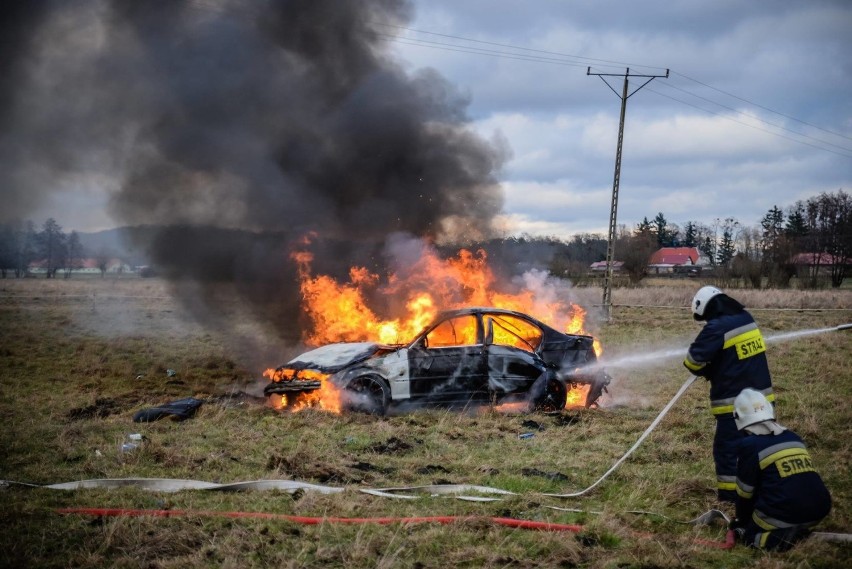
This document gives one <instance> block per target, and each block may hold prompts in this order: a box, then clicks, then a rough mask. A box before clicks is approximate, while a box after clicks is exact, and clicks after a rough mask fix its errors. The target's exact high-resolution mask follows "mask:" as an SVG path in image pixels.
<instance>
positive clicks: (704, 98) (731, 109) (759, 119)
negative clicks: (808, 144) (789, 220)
mask: <svg viewBox="0 0 852 569" xmlns="http://www.w3.org/2000/svg"><path fill="white" fill-rule="evenodd" d="M669 87H671V88H672V89H675V90H676V91H680V92H681V93H686V94H687V95H691V96H693V97H695V98H696V99H701V100H702V101H706V102H708V103H710V104H713V105H717V106H719V107H722V108H723V109H727V110H729V111H731V112H734V113H737V114H738V115H743V116H747V117H749V118H753V119H755V120H757V121H760V122H762V123H764V124H768V125H769V126H772V127H775V128H779V129H781V130H785V131H787V132H790V133H792V134H795V135H797V136H802V137H804V138H810V139H811V140H816V141H817V142H821V143H822V144H827V145H829V146H833V147H835V148H838V149H840V150H844V151H846V152H850V153H852V148H846V147H845V146H840V145H838V144H833V143H831V142H828V141H827V140H822V139H821V138H817V137H815V136H810V135H809V134H804V133H802V132H798V131H795V130H792V129H789V128H786V127H784V126H781V125H778V124H775V123H771V122H769V121H766V120H763V119H762V118H760V117H756V116H754V115H749V114H747V113H744V112H742V111H739V110H737V109H735V108H733V107H728V106H726V105H723V104H721V103H717V102H716V101H712V100H710V99H708V98H706V97H702V96H701V95H696V94H695V93H691V92H689V91H687V90H686V89H681V88H679V87H675V86H674V85H669ZM657 94H658V95H659V94H660V93H657ZM670 98H671V99H672V100H673V101H678V102H682V101H680V100H679V99H675V98H673V97H670ZM805 124H807V123H805ZM817 128H818V127H817ZM767 132H769V131H767ZM772 134H775V133H772ZM779 136H780V135H779ZM850 140H852V139H850Z"/></svg>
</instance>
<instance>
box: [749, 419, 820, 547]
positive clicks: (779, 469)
mask: <svg viewBox="0 0 852 569" xmlns="http://www.w3.org/2000/svg"><path fill="white" fill-rule="evenodd" d="M737 496H738V498H737V519H739V520H743V521H747V520H749V519H750V520H752V521H754V523H756V524H757V525H758V526H759V527H761V528H763V529H764V530H765V531H772V530H775V529H781V528H789V527H792V526H795V525H805V526H811V525H814V524H816V523H817V522H819V521H820V520H822V519H823V518H824V517H825V516H827V515H828V512H829V511H830V510H831V496H830V495H829V493H828V490H827V489H826V487H825V485H824V484H823V482H822V478H820V476H819V474H817V472H816V471H815V470H814V466H813V463H812V462H811V457H810V455H809V454H808V451H807V448H806V447H805V443H803V442H802V439H800V438H799V436H798V435H796V433H794V432H792V431H784V432H783V433H781V434H780V435H749V436H747V437H745V438H744V439H742V440H741V441H740V446H739V457H738V459H737Z"/></svg>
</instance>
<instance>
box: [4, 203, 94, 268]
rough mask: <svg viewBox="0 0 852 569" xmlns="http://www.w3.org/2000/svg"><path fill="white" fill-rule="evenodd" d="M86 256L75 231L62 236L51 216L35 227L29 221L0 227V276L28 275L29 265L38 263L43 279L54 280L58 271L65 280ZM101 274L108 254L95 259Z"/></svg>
mask: <svg viewBox="0 0 852 569" xmlns="http://www.w3.org/2000/svg"><path fill="white" fill-rule="evenodd" d="M86 256H87V253H86V251H85V249H84V247H83V245H82V243H81V241H80V235H79V234H78V233H77V232H76V231H71V232H70V233H65V232H64V231H63V230H62V227H61V226H60V225H59V224H58V223H57V222H56V220H55V219H53V218H52V217H51V218H49V219H48V220H47V221H45V222H44V224H43V225H42V226H41V227H40V228H39V227H37V226H36V225H35V223H33V222H32V221H31V220H27V221H12V222H8V223H4V224H0V277H2V278H7V277H9V276H15V277H18V278H21V277H24V276H26V275H27V274H28V272H29V270H30V267H31V265H32V264H33V263H39V264H41V266H42V268H43V269H44V274H45V277H46V278H49V279H51V278H56V275H57V273H59V272H60V271H61V272H62V274H63V275H64V276H65V278H68V277H70V276H71V273H72V271H73V270H74V269H79V268H82V266H83V259H85V258H86ZM95 259H96V262H97V265H98V269H99V270H100V271H101V275H103V274H104V273H106V270H107V265H108V263H109V259H110V257H109V255H107V254H106V253H103V252H102V253H99V254H98V255H97V256H96V257H95Z"/></svg>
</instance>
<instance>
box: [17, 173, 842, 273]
mask: <svg viewBox="0 0 852 569" xmlns="http://www.w3.org/2000/svg"><path fill="white" fill-rule="evenodd" d="M472 246H474V247H476V248H481V249H483V250H484V251H485V252H486V253H487V255H488V259H489V264H493V265H496V266H498V267H500V268H502V269H503V270H504V271H505V272H506V273H507V274H510V275H514V274H520V273H522V272H524V271H526V270H528V269H530V268H547V269H548V270H549V271H550V273H551V274H553V275H554V276H558V277H563V278H572V279H574V280H579V279H582V278H585V277H586V276H587V275H588V273H589V266H590V265H591V264H592V263H594V262H597V261H604V260H605V259H606V251H607V241H606V238H605V236H603V235H600V234H596V233H578V234H575V235H573V236H572V237H571V238H570V239H568V240H563V239H560V238H558V237H555V236H549V237H533V236H530V235H521V236H517V237H511V238H503V239H492V240H489V241H485V242H481V243H477V244H472ZM661 247H695V248H697V249H698V250H699V251H700V252H701V253H702V255H704V257H706V259H707V260H708V261H709V264H710V267H709V268H710V269H711V271H712V274H713V275H714V278H717V279H718V280H720V281H725V280H733V279H738V280H739V281H742V282H744V283H746V284H749V285H751V286H753V287H755V288H757V287H761V286H768V287H774V288H784V287H788V286H790V281H791V279H792V278H793V277H799V280H800V286H802V285H803V286H810V287H816V286H818V285H819V284H820V283H821V278H822V277H821V275H823V274H827V275H828V280H829V281H830V283H831V286H833V287H839V286H840V285H841V284H842V283H843V280H844V279H845V278H846V276H847V274H848V272H849V270H850V268H852V199H850V196H849V194H847V193H845V192H844V191H843V190H838V191H837V192H835V193H825V192H824V193H822V194H819V195H817V196H813V197H811V198H809V199H807V200H804V201H801V200H800V201H798V202H796V203H794V204H793V205H791V206H789V207H787V208H784V209H782V208H779V207H778V206H773V207H772V208H770V209H769V210H768V211H767V212H766V214H765V215H764V216H763V217H762V218H761V219H760V221H759V223H758V225H756V226H753V227H749V226H746V225H744V224H742V223H741V222H740V221H739V220H737V219H736V218H734V217H727V218H724V219H716V220H714V221H713V222H712V223H709V224H708V223H701V222H698V221H687V222H685V223H683V224H682V225H678V224H676V223H671V222H669V221H668V219H667V218H666V216H665V214H664V213H662V212H660V213H658V214H657V215H656V217H654V218H653V219H651V220H649V219H648V218H647V217H645V218H644V219H643V220H642V221H641V222H639V223H638V224H636V226H635V227H633V228H628V227H627V226H625V225H622V226H620V227H619V230H618V235H617V239H616V243H615V258H616V259H617V260H618V261H621V262H622V263H623V267H622V269H623V271H624V273H625V274H626V275H627V278H629V280H630V281H631V282H633V283H637V282H639V281H641V280H642V279H643V278H644V277H645V276H646V275H647V269H648V264H649V261H650V258H651V255H652V254H653V253H654V252H655V251H656V250H658V249H659V248H661ZM443 249H445V250H443ZM457 250H458V247H444V248H442V253H443V254H445V255H447V256H452V255H454V254H455V253H456V252H457ZM801 255H804V256H805V259H804V261H802V260H801ZM87 256H89V254H88V253H87V252H86V251H85V250H84V247H83V246H82V244H81V241H80V236H79V235H78V234H77V232H76V231H72V232H70V234H66V233H64V232H63V231H62V227H60V226H59V224H58V223H57V222H56V220H54V219H52V218H51V219H48V220H47V221H45V222H44V224H43V225H42V226H41V227H40V228H38V227H36V226H35V224H34V223H33V222H32V221H26V222H12V223H6V224H0V274H2V277H3V278H6V277H7V275H9V274H12V275H14V276H17V277H22V276H25V275H26V274H27V271H28V267H30V265H31V264H32V263H33V262H39V263H41V264H42V266H43V269H44V271H45V275H46V277H47V278H55V277H56V275H57V273H58V272H60V271H62V272H63V273H64V275H65V276H66V277H68V276H70V275H71V272H72V271H73V270H74V269H75V268H78V267H80V266H81V262H82V260H83V259H84V258H86V257H87ZM110 258H111V256H110V255H109V254H107V253H105V252H103V251H100V252H99V253H98V254H97V255H95V256H94V259H95V260H96V263H97V266H98V269H100V271H101V273H102V274H104V273H105V272H106V270H107V263H108V262H109V260H110Z"/></svg>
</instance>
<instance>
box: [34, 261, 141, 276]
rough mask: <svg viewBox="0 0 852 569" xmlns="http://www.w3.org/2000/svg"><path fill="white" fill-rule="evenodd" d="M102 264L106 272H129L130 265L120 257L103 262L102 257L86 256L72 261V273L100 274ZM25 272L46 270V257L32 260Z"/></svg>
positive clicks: (40, 272) (62, 268) (36, 273)
mask: <svg viewBox="0 0 852 569" xmlns="http://www.w3.org/2000/svg"><path fill="white" fill-rule="evenodd" d="M102 263H103V264H104V267H105V269H106V270H105V271H104V272H106V273H110V274H118V273H129V272H130V271H131V268H130V265H128V264H127V263H124V262H123V261H122V260H121V259H107V260H106V261H105V262H104V261H103V260H102V259H94V258H86V259H77V260H76V261H74V267H73V268H72V269H71V274H72V275H99V274H101V264H102ZM58 270H59V271H65V267H59V269H58ZM27 272H29V273H32V274H35V275H38V274H44V273H46V272H47V259H41V260H39V261H33V262H32V263H30V264H29V266H27Z"/></svg>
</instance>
